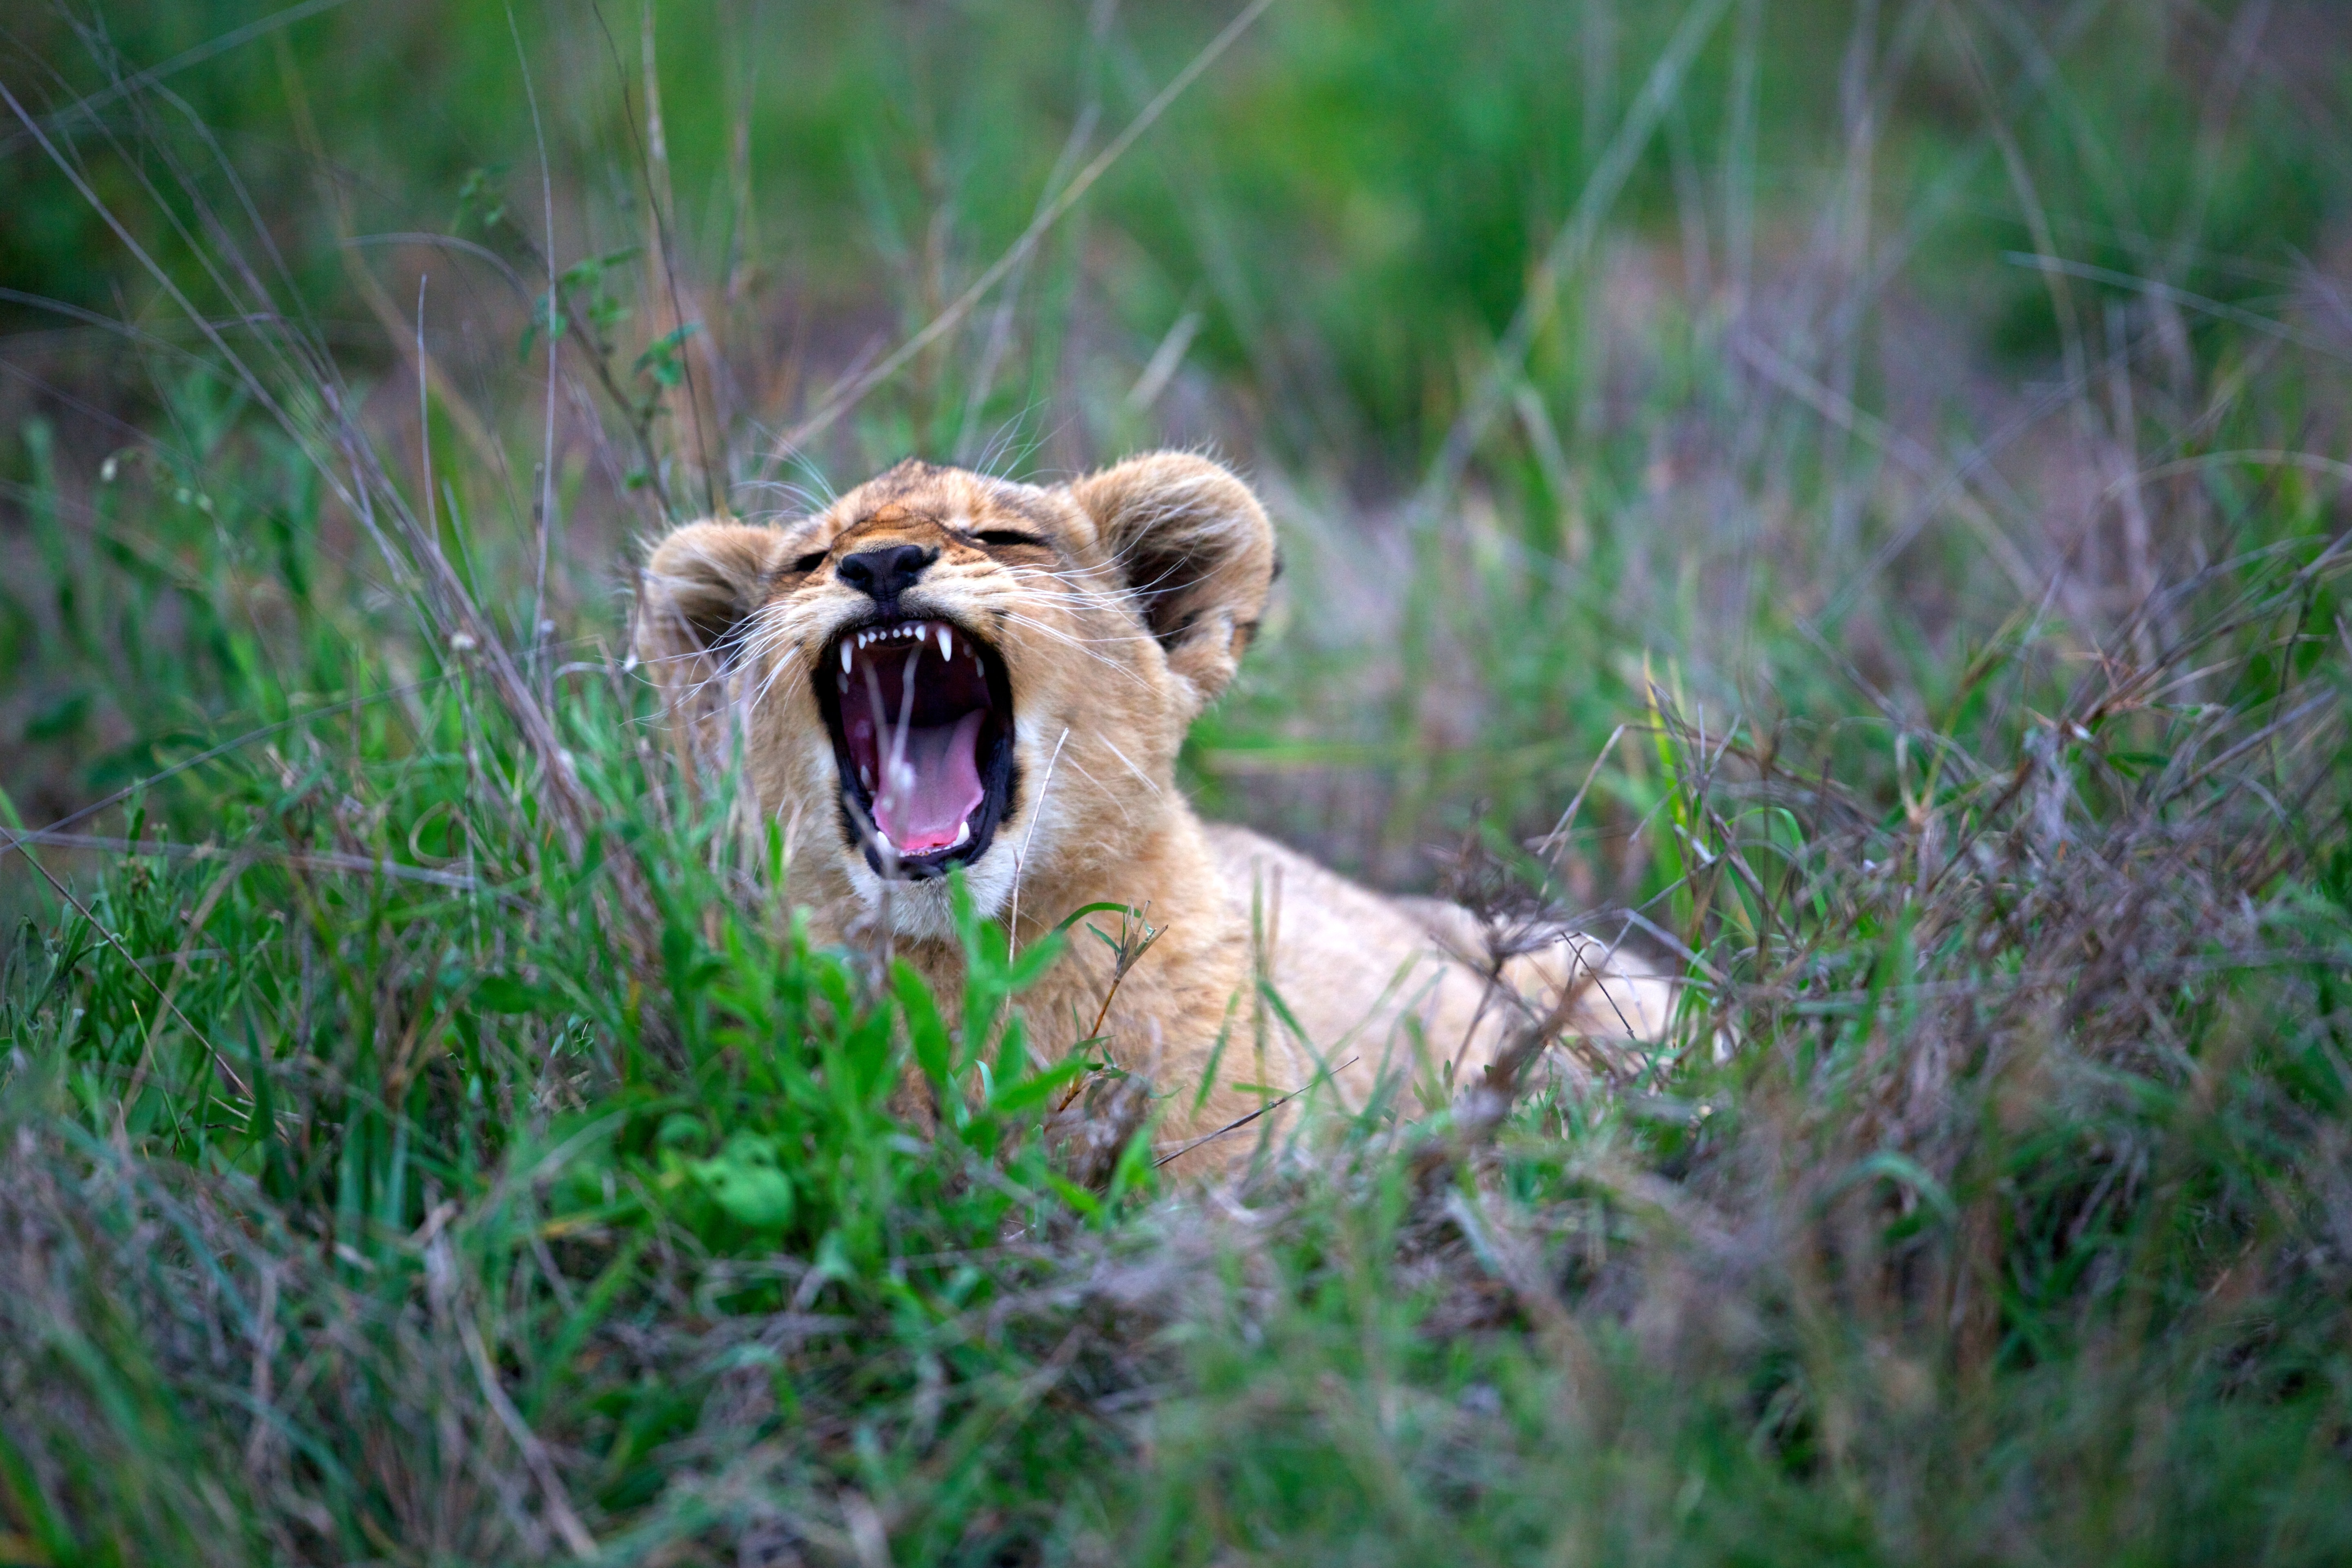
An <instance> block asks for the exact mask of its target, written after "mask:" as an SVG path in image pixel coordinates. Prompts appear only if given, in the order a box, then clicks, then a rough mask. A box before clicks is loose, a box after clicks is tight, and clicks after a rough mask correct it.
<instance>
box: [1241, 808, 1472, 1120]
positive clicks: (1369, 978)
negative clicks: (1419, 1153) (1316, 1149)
mask: <svg viewBox="0 0 2352 1568" xmlns="http://www.w3.org/2000/svg"><path fill="white" fill-rule="evenodd" d="M1202 826H1204V828H1205V830H1206V834H1207V837H1208V842H1209V848H1210V853H1211V854H1212V855H1213V857H1214V858H1215V861H1216V866H1217V871H1218V874H1219V876H1220V877H1221V878H1222V879H1223V882H1224V885H1225V891H1226V896H1227V897H1228V898H1229V899H1230V900H1232V901H1233V903H1234V907H1235V909H1236V910H1237V911H1238V912H1239V914H1240V915H1241V917H1242V919H1243V920H1244V921H1252V920H1253V919H1254V920H1255V924H1254V925H1253V927H1252V929H1253V930H1254V931H1258V932H1261V933H1263V934H1262V936H1261V938H1260V940H1263V941H1264V942H1265V944H1266V945H1267V946H1268V947H1269V948H1270V949H1271V950H1272V952H1273V958H1274V963H1273V970H1274V983H1275V988H1276V990H1277V991H1278V992H1280V993H1281V994H1282V999H1283V1002H1284V1004H1285V1005H1286V1006H1288V1007H1289V1009H1290V1011H1291V1014H1292V1016H1294V1017H1296V1018H1297V1020H1298V1022H1299V1025H1300V1026H1301V1027H1303V1028H1304V1029H1305V1030H1306V1031H1307V1037H1309V1039H1311V1040H1312V1041H1313V1042H1314V1046H1315V1048H1316V1049H1317V1050H1318V1051H1319V1052H1321V1053H1322V1054H1323V1055H1324V1057H1325V1058H1326V1059H1327V1060H1328V1061H1329V1062H1330V1063H1331V1065H1332V1067H1333V1068H1334V1069H1335V1070H1336V1069H1339V1064H1340V1063H1342V1062H1346V1061H1349V1059H1350V1058H1352V1059H1353V1064H1354V1065H1353V1066H1351V1067H1349V1068H1346V1069H1345V1070H1337V1071H1336V1076H1337V1077H1338V1078H1339V1081H1340V1083H1341V1085H1342V1087H1343V1089H1347V1090H1348V1091H1349V1094H1348V1098H1349V1100H1357V1099H1358V1098H1360V1094H1361V1093H1362V1091H1363V1090H1365V1089H1369V1088H1370V1085H1371V1083H1372V1081H1373V1079H1374V1078H1375V1077H1376V1076H1377V1074H1378V1073H1379V1072H1380V1071H1381V1069H1382V1068H1383V1066H1384V1065H1386V1066H1389V1067H1391V1068H1397V1069H1409V1068H1412V1067H1413V1066H1414V1065H1415V1059H1416V1057H1417V1056H1420V1055H1422V1054H1423V1052H1424V1051H1425V1053H1426V1055H1427V1057H1428V1058H1431V1060H1432V1065H1436V1064H1437V1063H1439V1062H1442V1061H1446V1060H1452V1059H1454V1058H1456V1057H1457V1056H1459V1055H1460V1054H1461V1052H1462V1049H1463V1047H1464V1046H1465V1043H1467V1044H1470V1045H1471V1047H1472V1048H1471V1050H1470V1053H1469V1059H1468V1060H1466V1061H1465V1063H1464V1065H1465V1067H1476V1066H1479V1065H1482V1064H1483V1063H1484V1061H1485V1054H1484V1051H1483V1049H1481V1048H1480V1046H1479V1043H1478V1042H1474V1041H1472V1040H1471V1034H1472V1031H1473V1029H1474V1027H1475V1026H1479V1025H1480V1024H1481V1020H1480V1017H1479V1015H1480V1012H1481V1009H1480V1007H1479V1005H1478V1004H1479V998H1480V996H1481V994H1483V992H1484V989H1485V988H1484V986H1483V985H1482V984H1480V982H1479V980H1478V977H1477V976H1476V975H1475V974H1473V973H1470V972H1469V971H1468V970H1467V969H1465V968H1464V967H1463V966H1462V965H1461V964H1459V963H1454V961H1453V960H1451V959H1449V958H1448V957H1447V956H1446V955H1445V953H1444V952H1443V950H1442V949H1441V948H1440V947H1439V945H1438V942H1437V941H1436V940H1435V939H1434V937H1433V934H1432V928H1431V924H1430V922H1429V921H1426V920H1425V919H1423V918H1422V915H1421V911H1420V910H1416V909H1410V908H1408V907H1406V905H1405V904H1404V903H1403V902H1402V901H1400V900H1391V899H1388V898H1384V897H1382V896H1381V895H1380V894H1378V893H1375V892H1373V891H1372V890H1371V889H1368V888H1364V887H1360V886H1359V885H1358V884H1356V883H1354V882H1351V881H1349V879H1347V878H1345V877H1342V876H1340V875H1339V873H1338V872H1336V871H1333V870H1331V869H1330V868H1328V867H1325V866H1320V865H1318V864H1317V863H1316V862H1315V861H1313V860H1310V859H1308V858H1307V857H1306V856H1304V855H1301V854H1299V853H1298V852H1297V851H1296V850H1294V849H1289V848H1286V847H1283V846H1282V845H1279V844H1276V842H1274V840H1272V839H1270V838H1265V837H1259V836H1258V835H1257V834H1255V833H1252V832H1250V831H1249V830H1248V829H1247V828H1244V827H1234V826H1228V825H1226V824H1223V823H1206V824H1203V825H1202ZM1423 901H1426V900H1414V902H1415V903H1419V902H1423ZM1465 919H1467V917H1466V916H1465ZM1408 1021H1410V1024H1411V1026H1408ZM1480 1032H1481V1033H1484V1032H1486V1031H1485V1030H1483V1029H1481V1031H1480ZM1277 1033H1280V1031H1277ZM1294 1066H1295V1068H1296V1069H1297V1081H1298V1082H1304V1081H1306V1079H1307V1077H1310V1076H1312V1074H1313V1073H1314V1071H1315V1070H1316V1068H1315V1065H1314V1063H1313V1061H1312V1059H1311V1058H1308V1057H1307V1055H1306V1054H1305V1053H1304V1052H1298V1053H1297V1062H1296V1063H1295V1064H1294Z"/></svg>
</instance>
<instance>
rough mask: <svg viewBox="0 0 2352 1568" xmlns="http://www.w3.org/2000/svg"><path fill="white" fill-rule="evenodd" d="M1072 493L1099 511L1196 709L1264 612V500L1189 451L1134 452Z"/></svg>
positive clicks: (1108, 546)
mask: <svg viewBox="0 0 2352 1568" xmlns="http://www.w3.org/2000/svg"><path fill="white" fill-rule="evenodd" d="M1070 497H1071V499H1072V500H1075V501H1076V502H1077V504H1078V506H1079V508H1080V509H1081V510H1084V511H1085V512H1086V513H1087V516H1088V517H1090V518H1092V519H1093V520H1094V523H1095V527H1096V529H1097V531H1098V532H1099V533H1100V535H1101V537H1102V542H1103V547H1104V549H1105V550H1106V551H1107V552H1108V553H1109V556H1110V560H1111V564H1112V567H1113V569H1114V570H1116V571H1117V572H1118V574H1119V575H1120V577H1121V578H1122V579H1124V580H1125V582H1126V584H1127V589H1128V592H1129V594H1131V595H1134V598H1135V603H1136V608H1137V610H1138V612H1139V614H1140V615H1141V616H1142V617H1143V624H1144V625H1145V626H1148V627H1150V631H1151V635H1152V637H1154V638H1156V639H1157V640H1158V641H1159V643H1160V647H1161V648H1162V649H1163V650H1165V652H1166V653H1167V656H1168V668H1169V669H1170V670H1171V672H1172V673H1174V674H1175V675H1176V676H1178V677H1179V678H1181V679H1182V680H1184V681H1185V682H1186V683H1187V684H1188V685H1189V686H1190V687H1191V689H1192V713H1195V714H1197V713H1198V712H1200V710H1202V709H1203V708H1206V707H1207V706H1208V705H1209V704H1210V703H1211V702H1213V701H1214V700H1216V697H1217V694H1218V693H1219V692H1221V691H1223V690H1224V689H1225V687H1226V685H1227V683H1229V682H1230V681H1231V680H1232V679H1233V678H1234V668H1235V667H1236V666H1237V665H1238V664H1239V663H1240V662H1241V657H1242V650H1243V649H1244V648H1245V647H1248V646H1249V639H1250V636H1251V634H1252V633H1254V632H1255V631H1256V630H1257V623H1258V617H1259V616H1262V615H1264V614H1265V597H1266V593H1267V591H1268V590H1269V589H1270V588H1271V587H1272V586H1273V584H1274V574H1275V551H1274V526H1273V524H1271V523H1269V522H1268V521H1266V519H1265V508H1264V507H1262V506H1260V505H1258V500H1257V497H1255V496H1254V495H1252V494H1251V493H1250V488H1249V487H1248V486H1247V485H1245V484H1244V483H1242V481H1241V480H1240V479H1236V478H1234V475H1233V473H1232V472H1231V471H1230V470H1228V469H1226V468H1221V467H1220V466H1218V465H1217V464H1215V463H1213V462H1211V461H1209V459H1207V458H1196V457H1193V456H1192V455H1191V454H1189V453H1184V452H1154V453H1152V454H1150V456H1148V457H1141V458H1129V459H1128V460H1127V461H1126V462H1124V463H1120V464H1118V465H1117V466H1115V467H1113V468H1104V469H1102V470H1101V471H1100V472H1098V473H1094V474H1089V475H1087V477H1086V478H1085V479H1079V480H1077V481H1076V483H1074V484H1072V485H1071V486H1070ZM1187 717H1190V715H1187Z"/></svg>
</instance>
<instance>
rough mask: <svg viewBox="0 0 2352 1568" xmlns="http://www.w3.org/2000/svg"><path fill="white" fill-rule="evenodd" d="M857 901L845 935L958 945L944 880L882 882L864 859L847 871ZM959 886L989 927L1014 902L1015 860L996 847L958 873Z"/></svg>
mask: <svg viewBox="0 0 2352 1568" xmlns="http://www.w3.org/2000/svg"><path fill="white" fill-rule="evenodd" d="M845 868H846V870H847V872H848V877H849V884H850V887H851V888H852V889H853V890H854V891H855V893H856V900H857V908H858V912H857V914H856V916H855V917H853V918H852V920H851V921H849V922H848V923H849V924H850V925H851V926H852V927H853V928H855V929H854V930H853V931H851V932H850V933H848V934H857V933H860V932H873V933H876V934H879V933H880V932H882V931H888V932H889V933H890V935H892V936H894V937H896V938H898V940H899V941H901V942H955V941H956V940H957V935H956V923H955V910H954V906H953V901H952V900H953V895H952V894H951V893H950V890H949V887H948V879H946V878H944V877H926V878H923V879H919V880H918V879H911V878H906V877H882V876H878V875H877V874H876V873H875V871H874V869H873V868H871V867H869V866H867V865H866V861H865V858H864V857H863V856H859V857H856V858H852V859H850V860H849V861H848V862H847V863H846V867H845ZM962 871H963V885H964V888H965V889H966V890H967V891H969V892H970V893H971V903H972V909H973V911H974V912H975V913H977V914H978V915H979V916H980V918H981V919H982V920H987V921H993V920H1002V919H1003V918H1004V916H1005V913H1006V910H1007V908H1008V906H1009V905H1010V904H1011V903H1012V900H1013V856H1012V855H1011V854H1010V853H1009V852H1008V851H1007V850H1006V849H1005V847H1004V846H1003V845H1002V844H998V845H995V846H992V847H991V848H990V850H989V852H988V853H987V854H986V855H984V856H982V857H981V858H979V859H978V860H975V861H971V862H970V863H968V864H966V865H965V866H964V867H963V868H962Z"/></svg>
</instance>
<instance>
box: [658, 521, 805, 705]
mask: <svg viewBox="0 0 2352 1568" xmlns="http://www.w3.org/2000/svg"><path fill="white" fill-rule="evenodd" d="M783 549H784V538H783V535H782V534H781V533H779V532H777V531H775V530H774V529H772V528H752V527H749V526H747V525H745V524H743V523H740V522H689V523H688V524H687V525H686V526H685V527H683V528H680V529H678V530H677V531H674V532H672V533H671V534H670V535H669V536H668V537H667V539H664V540H663V541H662V542H660V543H659V544H657V545H656V546H654V552H653V555H652V557H651V558H650V559H648V560H647V561H646V571H645V576H644V578H643V580H642V581H641V583H640V584H639V585H638V590H637V638H636V647H637V658H638V660H639V661H640V662H642V663H644V664H645V665H646V666H647V667H649V668H651V670H652V672H653V676H654V679H655V680H656V682H657V683H658V684H659V685H660V686H661V687H662V689H663V691H664V693H665V694H666V695H667V696H668V697H669V698H670V699H671V700H673V701H675V700H677V697H678V696H679V695H680V694H681V693H683V692H685V691H688V690H699V689H702V688H704V687H705V686H706V685H707V684H708V683H709V681H710V680H711V679H712V678H713V677H714V676H717V675H720V674H723V673H725V671H726V669H727V668H728V667H729V665H730V663H732V661H733V657H734V652H735V641H736V638H737V637H738V636H739V635H740V633H741V631H742V629H743V623H744V622H745V621H746V620H748V619H749V618H750V617H751V612H752V611H754V610H756V609H758V608H759V607H760V605H761V603H762V602H763V601H765V599H766V598H767V596H768V590H769V587H770V585H771V584H772V583H773V582H774V581H775V576H776V569H777V568H778V566H780V565H781V564H782V555H783Z"/></svg>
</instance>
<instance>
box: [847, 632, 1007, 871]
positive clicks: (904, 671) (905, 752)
mask: <svg viewBox="0 0 2352 1568" xmlns="http://www.w3.org/2000/svg"><path fill="white" fill-rule="evenodd" d="M817 671H818V674H817V680H816V690H817V706H818V707H819V708H820V709H821V710H823V711H824V722H825V728H826V729H828V730H829V731H832V734H833V755H834V762H835V765H836V766H837V767H838V768H839V770H840V773H841V800H842V814H843V816H844V817H845V819H846V825H847V826H848V829H849V832H850V836H851V837H853V838H856V840H857V841H858V842H859V843H861V844H862V845H863V846H864V847H865V849H866V864H867V865H869V866H871V867H873V868H874V869H875V870H876V871H877V872H878V873H880V874H881V875H883V876H886V877H887V876H898V877H908V878H918V879H919V878H925V877H938V876H943V875H945V874H946V872H947V869H948V868H949V867H950V866H957V865H961V864H962V863H964V862H965V861H968V860H976V859H978V858H980V857H981V856H982V854H983V853H985V852H986V851H987V848H988V846H989V843H990V841H991V840H992V839H993V838H994V837H995V836H996V825H997V824H998V823H999V822H1001V821H1002V820H1003V817H1004V814H1005V812H1006V811H1007V810H1008V809H1009V808H1010V806H1011V801H1012V794H1013V689H1012V685H1011V682H1010V681H1008V680H1007V679H1006V678H1005V674H1004V663H1003V660H1002V659H1000V658H997V657H996V653H995V651H994V650H993V649H992V648H991V647H988V645H987V644H985V643H983V642H982V641H981V640H980V639H979V638H978V637H973V636H972V635H971V633H970V632H968V631H966V630H965V629H964V628H962V627H961V626H952V625H950V624H949V623H948V622H946V621H940V620H898V619H890V620H881V621H869V622H867V623H866V624H865V625H863V626H852V627H849V628H847V629H845V630H844V631H842V632H840V633H838V634H836V635H835V637H834V639H833V641H832V642H830V643H828V644H827V645H826V646H825V650H824V658H823V659H822V661H821V662H820V663H819V664H818V666H817Z"/></svg>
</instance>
